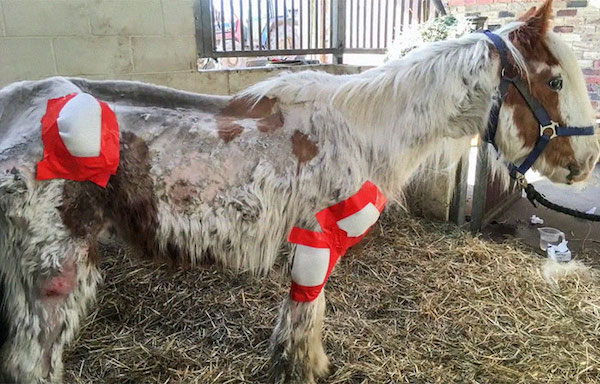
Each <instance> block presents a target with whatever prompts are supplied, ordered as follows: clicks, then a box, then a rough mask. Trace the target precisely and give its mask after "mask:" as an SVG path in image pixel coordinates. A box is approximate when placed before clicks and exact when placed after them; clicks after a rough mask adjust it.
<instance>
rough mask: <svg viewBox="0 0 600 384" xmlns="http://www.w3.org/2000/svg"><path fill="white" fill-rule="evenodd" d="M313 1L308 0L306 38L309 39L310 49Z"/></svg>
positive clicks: (308, 46)
mask: <svg viewBox="0 0 600 384" xmlns="http://www.w3.org/2000/svg"><path fill="white" fill-rule="evenodd" d="M314 1H316V0H314ZM312 2H313V0H309V2H308V8H307V10H308V14H307V15H306V18H307V25H306V39H307V40H308V45H307V46H306V47H307V48H308V49H310V29H311V25H310V21H311V20H310V15H311V13H312V12H311V11H312V9H311V8H312Z"/></svg>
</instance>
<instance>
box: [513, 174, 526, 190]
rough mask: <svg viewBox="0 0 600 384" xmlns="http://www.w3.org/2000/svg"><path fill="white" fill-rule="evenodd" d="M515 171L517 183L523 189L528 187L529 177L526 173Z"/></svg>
mask: <svg viewBox="0 0 600 384" xmlns="http://www.w3.org/2000/svg"><path fill="white" fill-rule="evenodd" d="M515 173H516V176H515V179H516V180H517V184H518V185H519V187H520V188H522V189H525V188H527V179H526V178H525V175H523V174H522V173H520V172H515Z"/></svg>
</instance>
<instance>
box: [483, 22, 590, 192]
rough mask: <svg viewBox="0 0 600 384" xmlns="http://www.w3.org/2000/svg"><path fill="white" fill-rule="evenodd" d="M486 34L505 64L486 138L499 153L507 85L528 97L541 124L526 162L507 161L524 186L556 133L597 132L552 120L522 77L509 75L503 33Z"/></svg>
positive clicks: (576, 134)
mask: <svg viewBox="0 0 600 384" xmlns="http://www.w3.org/2000/svg"><path fill="white" fill-rule="evenodd" d="M483 33H485V34H486V36H487V37H489V38H490V40H492V42H493V43H494V45H495V46H496V49H498V53H499V54H500V61H501V64H502V77H501V80H500V99H499V100H498V104H497V105H495V106H494V107H493V108H492V111H491V112H490V119H489V122H488V129H487V133H486V137H485V140H486V141H487V142H488V143H490V144H492V145H493V146H494V149H496V151H497V152H498V153H499V150H498V145H497V144H496V131H497V129H498V118H499V116H500V108H501V107H502V102H503V101H504V99H505V98H506V95H507V94H508V88H509V86H510V84H512V85H513V86H514V87H515V88H516V89H517V90H518V91H519V93H520V94H521V96H522V97H523V99H525V101H526V102H527V105H528V106H529V109H530V110H531V112H533V114H534V115H535V118H536V119H537V121H538V123H539V125H540V137H539V138H538V141H537V143H536V144H535V147H534V148H533V150H532V151H531V152H530V153H529V155H528V156H527V158H526V159H525V161H523V163H522V164H521V165H520V166H518V167H517V166H516V165H515V164H513V163H509V164H508V169H509V171H510V176H511V177H512V178H514V179H516V180H518V181H519V182H520V183H521V185H523V184H524V182H525V176H524V175H525V172H527V171H528V170H529V168H531V166H532V165H533V163H535V161H536V160H537V159H538V157H540V155H541V154H542V152H543V151H544V149H546V146H547V145H548V143H550V140H552V139H554V138H555V137H557V136H592V135H594V127H593V126H588V127H563V126H561V125H560V124H558V123H557V122H555V121H553V120H552V119H551V118H550V115H549V114H548V112H547V111H546V109H545V108H544V107H543V106H542V104H541V103H540V102H539V101H538V100H537V99H536V98H535V97H534V96H533V95H532V94H531V93H530V92H529V86H528V85H527V84H525V82H523V80H522V79H520V78H519V77H518V76H515V77H509V76H507V75H506V72H507V71H508V70H509V69H510V68H511V65H510V63H509V61H508V52H509V51H508V47H507V46H506V43H505V42H504V40H503V39H502V38H501V37H500V36H498V35H496V34H494V33H492V32H490V31H484V32H483Z"/></svg>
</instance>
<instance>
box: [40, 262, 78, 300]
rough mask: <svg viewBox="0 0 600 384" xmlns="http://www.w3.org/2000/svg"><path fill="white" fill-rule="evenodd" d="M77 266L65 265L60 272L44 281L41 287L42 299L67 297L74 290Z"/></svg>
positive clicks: (72, 264) (73, 264)
mask: <svg viewBox="0 0 600 384" xmlns="http://www.w3.org/2000/svg"><path fill="white" fill-rule="evenodd" d="M76 280H77V266H76V265H75V263H70V264H68V265H66V266H65V267H64V268H63V270H62V272H61V273H59V274H58V275H56V276H53V277H51V278H50V279H48V280H46V281H45V282H44V284H43V286H42V297H49V298H51V297H61V296H67V295H68V294H69V293H71V292H72V291H73V289H74V288H75V283H76Z"/></svg>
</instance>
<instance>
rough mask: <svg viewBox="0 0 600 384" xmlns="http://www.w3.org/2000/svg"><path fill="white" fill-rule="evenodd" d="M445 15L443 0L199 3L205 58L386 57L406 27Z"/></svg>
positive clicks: (201, 49) (228, 0)
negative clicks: (317, 55)
mask: <svg viewBox="0 0 600 384" xmlns="http://www.w3.org/2000/svg"><path fill="white" fill-rule="evenodd" d="M440 13H442V14H445V11H444V7H443V5H442V3H441V0H196V3H195V18H196V41H197V44H198V53H199V55H200V56H201V57H210V58H218V57H246V56H277V55H303V54H333V55H334V57H335V58H336V61H337V62H338V63H340V62H341V57H342V55H343V54H344V53H385V50H386V48H387V47H388V46H389V44H390V43H391V42H392V40H393V38H394V36H396V35H397V34H398V33H400V32H401V31H402V30H403V29H404V28H405V26H407V25H411V24H418V23H422V22H424V21H426V20H428V19H429V18H431V17H435V16H437V15H439V14H440Z"/></svg>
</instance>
